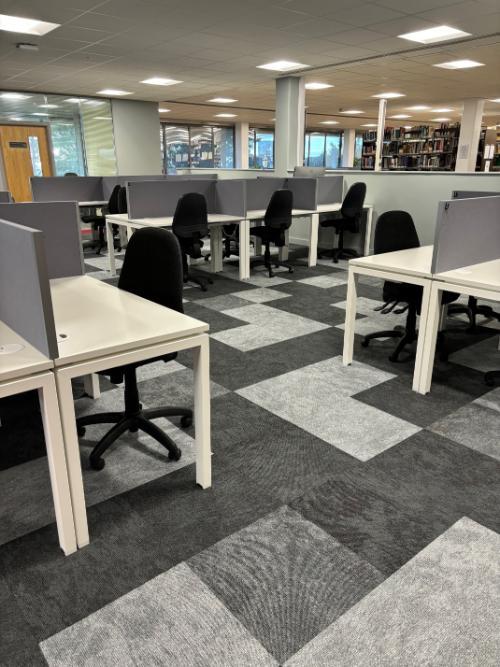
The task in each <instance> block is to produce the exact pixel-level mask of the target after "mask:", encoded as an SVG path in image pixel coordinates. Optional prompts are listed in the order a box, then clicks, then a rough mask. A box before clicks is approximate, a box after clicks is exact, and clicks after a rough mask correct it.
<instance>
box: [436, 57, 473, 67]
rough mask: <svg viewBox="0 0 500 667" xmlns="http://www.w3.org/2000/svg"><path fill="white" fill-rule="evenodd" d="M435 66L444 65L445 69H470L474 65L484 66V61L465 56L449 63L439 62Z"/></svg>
mask: <svg viewBox="0 0 500 667" xmlns="http://www.w3.org/2000/svg"><path fill="white" fill-rule="evenodd" d="M434 67H442V68H443V69H470V68H472V67H484V63H478V62H477V60H469V59H468V58H464V59H462V60H450V61H449V62H447V63H437V64H436V65H434Z"/></svg>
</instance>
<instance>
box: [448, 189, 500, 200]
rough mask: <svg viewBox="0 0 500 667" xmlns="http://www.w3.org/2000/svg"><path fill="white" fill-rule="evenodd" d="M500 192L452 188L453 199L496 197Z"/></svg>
mask: <svg viewBox="0 0 500 667" xmlns="http://www.w3.org/2000/svg"><path fill="white" fill-rule="evenodd" d="M499 195H500V192H484V191H483V192H479V191H476V190H453V193H452V197H453V199H473V198H475V197H498V196H499Z"/></svg>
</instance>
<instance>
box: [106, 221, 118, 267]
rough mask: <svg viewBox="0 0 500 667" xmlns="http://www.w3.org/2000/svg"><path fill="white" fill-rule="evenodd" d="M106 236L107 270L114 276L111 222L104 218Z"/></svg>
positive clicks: (114, 263)
mask: <svg viewBox="0 0 500 667" xmlns="http://www.w3.org/2000/svg"><path fill="white" fill-rule="evenodd" d="M106 238H107V242H108V258H109V272H110V273H111V275H112V276H116V261H115V244H114V240H113V223H112V222H111V221H108V220H106Z"/></svg>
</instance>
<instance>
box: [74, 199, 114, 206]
mask: <svg viewBox="0 0 500 667" xmlns="http://www.w3.org/2000/svg"><path fill="white" fill-rule="evenodd" d="M107 203H108V202H107V201H106V200H103V201H79V202H78V206H104V205H105V204H107Z"/></svg>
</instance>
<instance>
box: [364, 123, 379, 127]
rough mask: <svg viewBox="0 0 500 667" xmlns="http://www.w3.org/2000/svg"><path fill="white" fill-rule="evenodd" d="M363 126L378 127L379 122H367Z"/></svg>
mask: <svg viewBox="0 0 500 667" xmlns="http://www.w3.org/2000/svg"><path fill="white" fill-rule="evenodd" d="M361 127H378V125H377V123H365V124H364V125H362V126H361Z"/></svg>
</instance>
